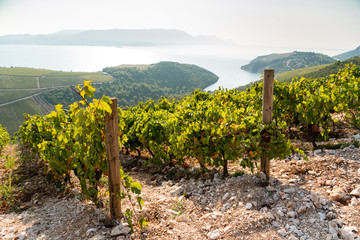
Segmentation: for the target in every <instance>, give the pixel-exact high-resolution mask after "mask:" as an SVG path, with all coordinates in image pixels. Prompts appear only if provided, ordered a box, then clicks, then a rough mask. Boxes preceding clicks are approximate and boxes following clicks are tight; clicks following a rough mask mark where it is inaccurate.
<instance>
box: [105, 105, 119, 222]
mask: <svg viewBox="0 0 360 240" xmlns="http://www.w3.org/2000/svg"><path fill="white" fill-rule="evenodd" d="M111 101H112V104H111V110H112V113H111V114H106V116H105V140H106V157H107V167H108V174H109V192H110V193H109V195H110V217H111V218H114V219H119V218H121V201H120V199H119V198H118V197H117V193H118V192H119V191H120V159H119V128H118V115H117V99H116V98H111Z"/></svg>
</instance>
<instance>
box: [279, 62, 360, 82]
mask: <svg viewBox="0 0 360 240" xmlns="http://www.w3.org/2000/svg"><path fill="white" fill-rule="evenodd" d="M349 63H352V64H355V65H358V66H359V65H360V56H358V57H354V58H350V59H347V60H345V61H337V62H335V63H331V64H324V65H319V66H315V67H308V68H303V69H297V70H292V71H288V72H283V73H280V74H278V75H277V76H276V79H277V80H278V81H279V82H290V81H291V79H293V78H294V77H298V78H301V77H304V78H321V77H326V76H329V75H331V74H336V73H337V72H338V71H339V69H342V68H344V66H345V65H346V64H349Z"/></svg>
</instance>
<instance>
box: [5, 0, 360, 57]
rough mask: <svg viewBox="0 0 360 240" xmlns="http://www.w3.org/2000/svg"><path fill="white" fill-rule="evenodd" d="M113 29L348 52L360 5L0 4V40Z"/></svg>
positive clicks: (347, 1)
mask: <svg viewBox="0 0 360 240" xmlns="http://www.w3.org/2000/svg"><path fill="white" fill-rule="evenodd" d="M114 28H119V29H121V28H126V29H128V28H135V29H143V28H145V29H149V28H167V29H180V30H184V31H186V32H188V33H190V34H192V35H215V36H218V37H220V38H222V39H230V40H232V41H233V42H235V43H238V44H244V45H249V44H251V45H266V46H283V47H302V48H306V47H308V48H334V49H349V50H350V49H353V48H355V47H357V46H359V45H360V0H301V1H299V0H246V1H245V0H0V36H1V35H6V34H19V33H30V34H38V33H53V32H56V31H60V30H63V29H77V30H82V29H114Z"/></svg>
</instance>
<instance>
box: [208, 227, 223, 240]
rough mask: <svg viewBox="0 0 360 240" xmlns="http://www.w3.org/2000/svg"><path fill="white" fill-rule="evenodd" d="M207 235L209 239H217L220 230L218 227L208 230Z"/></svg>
mask: <svg viewBox="0 0 360 240" xmlns="http://www.w3.org/2000/svg"><path fill="white" fill-rule="evenodd" d="M207 237H208V238H209V239H212V240H215V239H218V238H219V237H220V231H219V229H216V230H214V231H212V232H209V233H208V234H207Z"/></svg>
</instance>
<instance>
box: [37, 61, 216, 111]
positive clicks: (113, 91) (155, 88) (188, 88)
mask: <svg viewBox="0 0 360 240" xmlns="http://www.w3.org/2000/svg"><path fill="white" fill-rule="evenodd" d="M103 71H104V72H106V73H108V74H110V75H111V76H112V77H113V78H114V81H112V82H109V83H103V84H101V85H99V86H97V87H96V92H95V97H97V98H101V96H102V95H104V94H105V95H106V96H111V97H116V98H118V105H119V107H123V108H125V107H129V106H133V105H135V104H137V103H139V102H140V101H147V100H148V99H152V100H155V101H156V100H158V99H160V98H161V97H162V96H165V97H169V98H180V97H182V96H184V95H186V94H189V93H191V92H192V91H193V90H195V89H197V88H201V89H205V88H206V87H208V86H210V85H212V84H214V83H216V81H217V80H218V79H219V77H218V76H216V75H215V74H213V73H212V72H210V71H208V70H206V69H204V68H201V67H198V66H196V65H192V64H181V63H177V62H159V63H156V64H150V65H122V66H117V67H107V68H104V69H103ZM44 96H45V99H46V100H47V101H48V102H50V103H52V104H59V103H60V104H62V105H64V106H67V105H69V104H71V103H72V102H74V101H76V100H78V96H77V95H76V94H74V92H73V91H72V90H71V89H70V88H67V89H58V90H54V91H50V92H47V93H45V94H44Z"/></svg>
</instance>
